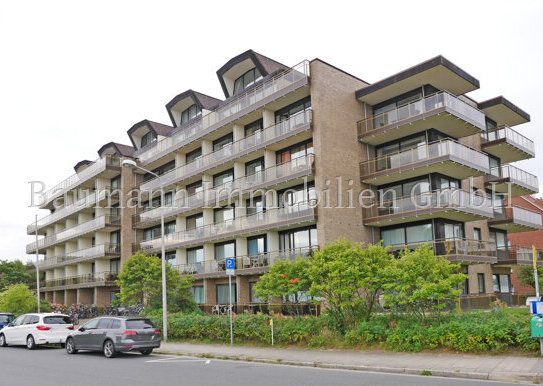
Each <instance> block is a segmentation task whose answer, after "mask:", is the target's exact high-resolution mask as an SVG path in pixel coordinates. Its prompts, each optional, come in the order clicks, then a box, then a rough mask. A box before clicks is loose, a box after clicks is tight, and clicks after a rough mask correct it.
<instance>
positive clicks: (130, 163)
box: [122, 160, 168, 342]
mask: <svg viewBox="0 0 543 386" xmlns="http://www.w3.org/2000/svg"><path fill="white" fill-rule="evenodd" d="M122 165H123V166H124V167H126V168H131V169H140V170H142V171H144V172H146V173H149V174H151V175H153V176H155V177H156V178H157V179H158V182H159V184H160V206H161V208H160V244H161V249H162V339H163V341H164V342H167V341H168V300H167V294H166V245H165V241H164V208H163V206H164V204H165V201H164V196H165V195H164V186H163V185H162V180H161V179H160V176H159V175H158V174H156V173H154V172H152V171H150V170H147V169H145V168H142V167H141V166H138V164H136V162H135V161H132V160H124V161H123V162H122Z"/></svg>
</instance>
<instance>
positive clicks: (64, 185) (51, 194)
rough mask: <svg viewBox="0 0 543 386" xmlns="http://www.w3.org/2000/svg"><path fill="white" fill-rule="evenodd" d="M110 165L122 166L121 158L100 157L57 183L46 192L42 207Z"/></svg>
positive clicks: (112, 156) (111, 156)
mask: <svg viewBox="0 0 543 386" xmlns="http://www.w3.org/2000/svg"><path fill="white" fill-rule="evenodd" d="M108 166H117V167H120V166H121V159H120V158H119V157H117V156H114V155H106V156H105V157H103V158H100V159H98V160H96V161H94V162H93V163H92V164H90V165H89V166H87V167H86V168H85V169H83V170H82V171H81V172H80V173H75V174H73V175H71V176H70V177H68V178H66V179H65V180H64V181H62V182H61V183H59V184H57V185H55V186H54V187H53V188H51V189H49V190H48V191H46V192H45V193H44V197H45V201H44V202H43V204H42V205H41V206H42V207H43V206H45V205H47V204H48V203H49V202H51V200H53V199H55V198H57V197H60V196H61V195H63V194H64V193H66V192H67V191H69V190H71V189H73V188H75V187H77V186H78V185H80V184H82V183H83V182H85V181H87V180H89V179H90V178H93V177H95V176H97V175H98V174H100V173H101V172H103V171H104V170H106V168H107V167H108Z"/></svg>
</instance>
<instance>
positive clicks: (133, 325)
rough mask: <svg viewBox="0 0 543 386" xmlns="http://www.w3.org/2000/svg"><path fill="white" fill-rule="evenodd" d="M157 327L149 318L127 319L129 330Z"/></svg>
mask: <svg viewBox="0 0 543 386" xmlns="http://www.w3.org/2000/svg"><path fill="white" fill-rule="evenodd" d="M151 328H152V329H155V328H156V326H155V324H154V323H153V322H151V321H150V320H149V319H129V320H127V321H126V329H127V330H145V329H151Z"/></svg>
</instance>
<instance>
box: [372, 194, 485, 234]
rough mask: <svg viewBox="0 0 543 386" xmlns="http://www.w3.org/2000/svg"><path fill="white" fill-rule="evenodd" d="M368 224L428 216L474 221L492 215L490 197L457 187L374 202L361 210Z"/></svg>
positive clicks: (410, 219)
mask: <svg viewBox="0 0 543 386" xmlns="http://www.w3.org/2000/svg"><path fill="white" fill-rule="evenodd" d="M362 213H363V223H364V225H367V226H376V227H382V226H388V225H394V224H402V223H408V222H414V221H422V220H427V219H431V218H445V219H450V220H455V221H462V222H465V221H475V220H483V219H487V218H492V217H493V210H492V205H491V203H490V200H488V199H487V198H486V197H481V196H477V195H475V194H472V193H470V192H467V191H464V190H460V189H447V190H438V191H433V192H428V193H423V194H421V195H417V196H413V197H402V198H396V199H395V200H391V201H383V202H374V203H372V204H370V206H365V207H364V208H363V209H362Z"/></svg>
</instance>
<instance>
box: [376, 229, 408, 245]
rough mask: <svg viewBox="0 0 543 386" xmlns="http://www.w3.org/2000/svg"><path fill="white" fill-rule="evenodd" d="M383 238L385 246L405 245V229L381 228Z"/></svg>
mask: <svg viewBox="0 0 543 386" xmlns="http://www.w3.org/2000/svg"><path fill="white" fill-rule="evenodd" d="M381 238H382V239H383V245H384V246H385V247H387V246H389V245H405V229H404V228H403V227H402V228H398V229H383V230H381Z"/></svg>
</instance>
